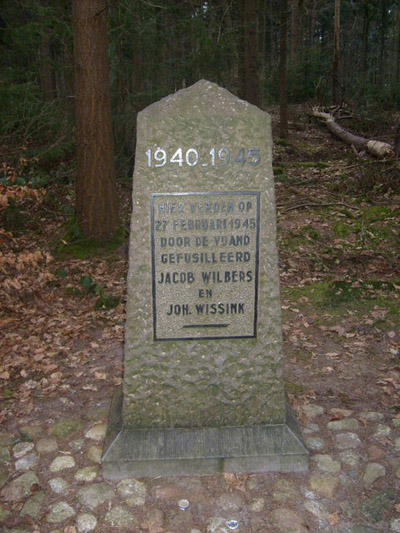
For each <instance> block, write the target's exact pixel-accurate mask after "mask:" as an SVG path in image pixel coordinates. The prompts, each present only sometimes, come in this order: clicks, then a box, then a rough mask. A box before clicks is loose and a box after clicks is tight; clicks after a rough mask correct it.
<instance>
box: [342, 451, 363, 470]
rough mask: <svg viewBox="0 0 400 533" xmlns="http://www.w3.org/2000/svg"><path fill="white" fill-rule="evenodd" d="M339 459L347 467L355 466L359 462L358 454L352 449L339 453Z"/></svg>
mask: <svg viewBox="0 0 400 533" xmlns="http://www.w3.org/2000/svg"><path fill="white" fill-rule="evenodd" d="M339 457H340V460H341V461H342V462H343V463H345V464H346V465H349V466H357V465H358V464H359V463H360V460H361V457H360V454H359V453H358V452H356V451H355V450H352V449H349V450H344V451H343V452H340V454H339Z"/></svg>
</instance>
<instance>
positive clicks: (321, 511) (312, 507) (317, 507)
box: [304, 500, 329, 521]
mask: <svg viewBox="0 0 400 533" xmlns="http://www.w3.org/2000/svg"><path fill="white" fill-rule="evenodd" d="M304 507H305V508H306V509H307V511H309V512H310V513H311V514H313V515H314V516H315V517H316V518H318V520H321V521H326V520H328V518H329V511H328V509H327V508H326V506H325V505H324V504H323V503H321V502H317V501H313V500H309V501H308V502H306V503H305V504H304Z"/></svg>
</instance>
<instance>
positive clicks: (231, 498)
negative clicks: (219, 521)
mask: <svg viewBox="0 0 400 533" xmlns="http://www.w3.org/2000/svg"><path fill="white" fill-rule="evenodd" d="M217 505H218V506H219V507H220V508H221V509H223V510H224V511H229V512H232V511H238V510H239V509H241V508H242V507H243V506H244V501H243V499H242V498H241V496H240V495H239V494H237V493H235V494H233V493H231V492H228V493H225V494H221V496H220V497H219V498H218V500H217Z"/></svg>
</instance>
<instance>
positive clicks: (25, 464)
mask: <svg viewBox="0 0 400 533" xmlns="http://www.w3.org/2000/svg"><path fill="white" fill-rule="evenodd" d="M37 461H38V458H37V455H36V453H28V454H27V455H24V456H23V457H21V458H20V459H18V461H15V470H29V469H30V468H33V467H34V466H35V465H36V464H37Z"/></svg>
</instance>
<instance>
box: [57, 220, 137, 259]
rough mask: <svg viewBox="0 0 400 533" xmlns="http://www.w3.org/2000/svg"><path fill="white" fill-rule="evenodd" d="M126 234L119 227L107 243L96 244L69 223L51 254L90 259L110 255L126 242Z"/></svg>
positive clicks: (125, 231) (72, 223)
mask: <svg viewBox="0 0 400 533" xmlns="http://www.w3.org/2000/svg"><path fill="white" fill-rule="evenodd" d="M128 234H129V232H128V231H127V230H126V229H125V228H124V227H122V226H120V227H119V228H118V229H117V231H116V232H115V233H114V235H113V237H112V238H111V239H109V240H108V241H107V242H98V241H96V240H95V239H86V238H85V237H84V236H83V234H82V231H81V229H80V228H79V226H77V225H76V224H75V223H74V222H73V221H71V223H70V224H69V227H68V229H67V232H66V234H65V235H64V237H63V238H62V239H61V240H60V241H59V242H58V243H57V244H56V245H55V246H54V250H53V253H54V254H55V255H58V256H61V257H65V256H69V257H71V256H72V257H75V258H76V259H82V260H83V259H90V258H91V257H95V256H97V255H104V254H107V253H112V252H113V251H115V250H116V249H117V248H119V247H120V246H121V245H122V244H123V243H124V242H125V241H126V240H127V238H128Z"/></svg>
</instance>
